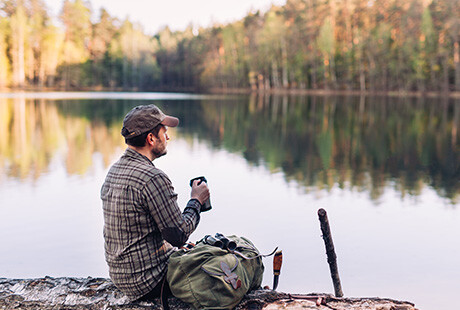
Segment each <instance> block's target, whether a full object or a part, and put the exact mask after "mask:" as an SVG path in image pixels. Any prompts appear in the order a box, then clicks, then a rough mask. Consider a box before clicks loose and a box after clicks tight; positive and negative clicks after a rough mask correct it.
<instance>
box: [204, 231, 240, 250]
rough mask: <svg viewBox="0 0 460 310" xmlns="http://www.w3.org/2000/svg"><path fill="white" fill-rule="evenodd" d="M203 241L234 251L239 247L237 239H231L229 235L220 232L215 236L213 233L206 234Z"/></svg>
mask: <svg viewBox="0 0 460 310" xmlns="http://www.w3.org/2000/svg"><path fill="white" fill-rule="evenodd" d="M203 242H204V243H206V244H209V245H212V246H216V247H218V248H221V249H222V250H229V251H234V250H235V249H236V247H237V244H236V242H235V241H232V240H229V239H228V238H227V237H225V236H224V235H222V234H220V233H217V234H216V235H215V238H214V237H212V236H211V235H206V236H205V237H204V240H203Z"/></svg>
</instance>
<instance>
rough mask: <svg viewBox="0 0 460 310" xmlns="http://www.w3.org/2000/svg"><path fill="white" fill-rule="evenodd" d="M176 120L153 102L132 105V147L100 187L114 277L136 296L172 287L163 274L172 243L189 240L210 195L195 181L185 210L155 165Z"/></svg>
mask: <svg viewBox="0 0 460 310" xmlns="http://www.w3.org/2000/svg"><path fill="white" fill-rule="evenodd" d="M178 124H179V119H177V118H176V117H172V116H168V115H165V114H164V113H163V112H162V111H161V110H160V109H158V107H156V106H155V105H147V106H138V107H135V108H134V109H132V110H131V111H130V112H129V113H128V114H127V115H126V116H125V118H124V120H123V128H122V131H121V134H122V135H123V137H124V138H125V142H126V144H127V145H128V147H127V149H126V151H125V153H124V154H123V155H122V156H121V158H120V159H119V160H118V161H117V162H116V163H115V164H114V165H113V166H112V167H111V168H110V170H109V172H108V174H107V177H106V179H105V182H104V184H103V186H102V189H101V199H102V201H103V210H104V239H105V257H106V261H107V264H108V266H109V274H110V278H111V279H112V281H113V283H114V284H115V285H116V286H117V287H118V288H119V289H120V290H121V291H122V292H123V293H125V294H126V295H127V296H128V297H130V298H131V299H133V300H150V299H153V298H157V297H159V296H160V294H161V291H162V289H163V291H165V292H166V293H167V292H168V291H169V287H168V284H167V282H166V281H165V276H166V269H167V262H168V258H169V256H170V255H171V254H172V253H173V251H174V249H173V246H176V247H180V246H182V245H183V244H184V243H185V242H186V241H187V239H188V237H189V236H190V234H191V233H192V232H193V231H194V230H195V229H196V227H197V225H198V223H199V220H200V209H201V205H202V204H203V203H204V202H205V201H206V200H208V199H209V195H210V194H209V189H208V187H207V185H206V183H205V182H201V183H200V184H199V181H195V182H194V183H193V185H192V189H191V199H190V200H189V201H188V203H187V205H186V207H185V209H184V211H183V212H181V211H180V209H179V207H178V205H177V194H176V193H175V192H174V188H173V186H172V183H171V180H170V179H169V178H168V176H167V175H166V174H165V173H164V172H163V171H161V170H160V169H158V168H156V167H155V165H154V164H153V160H155V159H156V158H158V157H161V156H163V155H165V154H166V144H167V141H168V140H169V136H168V134H167V130H168V127H176V126H177V125H178ZM198 184H199V185H198Z"/></svg>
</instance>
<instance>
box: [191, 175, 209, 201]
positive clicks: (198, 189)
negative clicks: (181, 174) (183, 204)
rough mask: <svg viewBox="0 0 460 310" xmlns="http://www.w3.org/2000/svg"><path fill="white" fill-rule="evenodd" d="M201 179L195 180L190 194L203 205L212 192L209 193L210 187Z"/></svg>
mask: <svg viewBox="0 0 460 310" xmlns="http://www.w3.org/2000/svg"><path fill="white" fill-rule="evenodd" d="M198 183H200V180H195V181H193V184H192V192H191V194H190V198H191V199H197V200H198V201H199V202H200V203H201V204H202V205H203V204H204V203H205V202H206V201H207V200H208V199H209V197H210V196H211V194H210V193H209V188H208V185H207V184H206V182H201V184H200V185H198Z"/></svg>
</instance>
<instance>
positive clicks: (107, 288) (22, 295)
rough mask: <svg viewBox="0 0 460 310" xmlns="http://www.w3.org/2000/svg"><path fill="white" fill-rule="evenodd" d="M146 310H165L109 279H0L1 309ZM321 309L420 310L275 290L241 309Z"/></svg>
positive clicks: (174, 305) (175, 304)
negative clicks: (134, 299)
mask: <svg viewBox="0 0 460 310" xmlns="http://www.w3.org/2000/svg"><path fill="white" fill-rule="evenodd" d="M169 305H170V308H171V309H181V310H182V309H184V310H185V309H191V308H190V307H189V306H188V305H187V304H185V303H183V302H181V301H180V300H178V299H177V298H170V299H169ZM83 308H84V309H91V310H99V309H100V310H102V309H104V310H107V309H111V310H117V309H124V310H141V309H142V310H144V309H147V308H148V309H162V308H161V304H160V301H159V300H155V301H153V302H131V301H130V300H129V299H128V298H127V297H126V296H125V295H123V293H121V292H120V291H119V290H118V289H117V288H116V287H115V285H114V284H113V283H112V282H111V281H110V279H105V278H91V277H88V278H51V277H45V278H39V279H6V278H0V309H2V310H3V309H24V310H38V309H43V310H51V309H53V310H63V309H83ZM286 308H290V309H299V308H302V309H317V310H326V309H327V310H330V309H336V310H339V309H340V310H342V309H343V310H416V309H415V307H414V304H413V303H410V302H407V301H397V300H392V299H385V298H336V297H334V296H332V295H328V294H306V295H302V294H287V293H281V292H275V291H272V290H257V291H252V292H250V293H248V294H247V295H246V296H245V297H244V299H243V300H242V301H241V302H240V304H239V305H238V306H237V307H236V309H237V310H243V309H251V310H256V309H264V310H271V309H286Z"/></svg>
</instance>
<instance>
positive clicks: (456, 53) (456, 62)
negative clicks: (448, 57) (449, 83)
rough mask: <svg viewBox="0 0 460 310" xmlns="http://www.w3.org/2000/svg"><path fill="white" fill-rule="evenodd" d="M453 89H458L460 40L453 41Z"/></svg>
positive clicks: (459, 84) (459, 80)
mask: <svg viewBox="0 0 460 310" xmlns="http://www.w3.org/2000/svg"><path fill="white" fill-rule="evenodd" d="M454 67H455V90H456V91H460V42H459V41H456V42H455V43H454Z"/></svg>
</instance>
